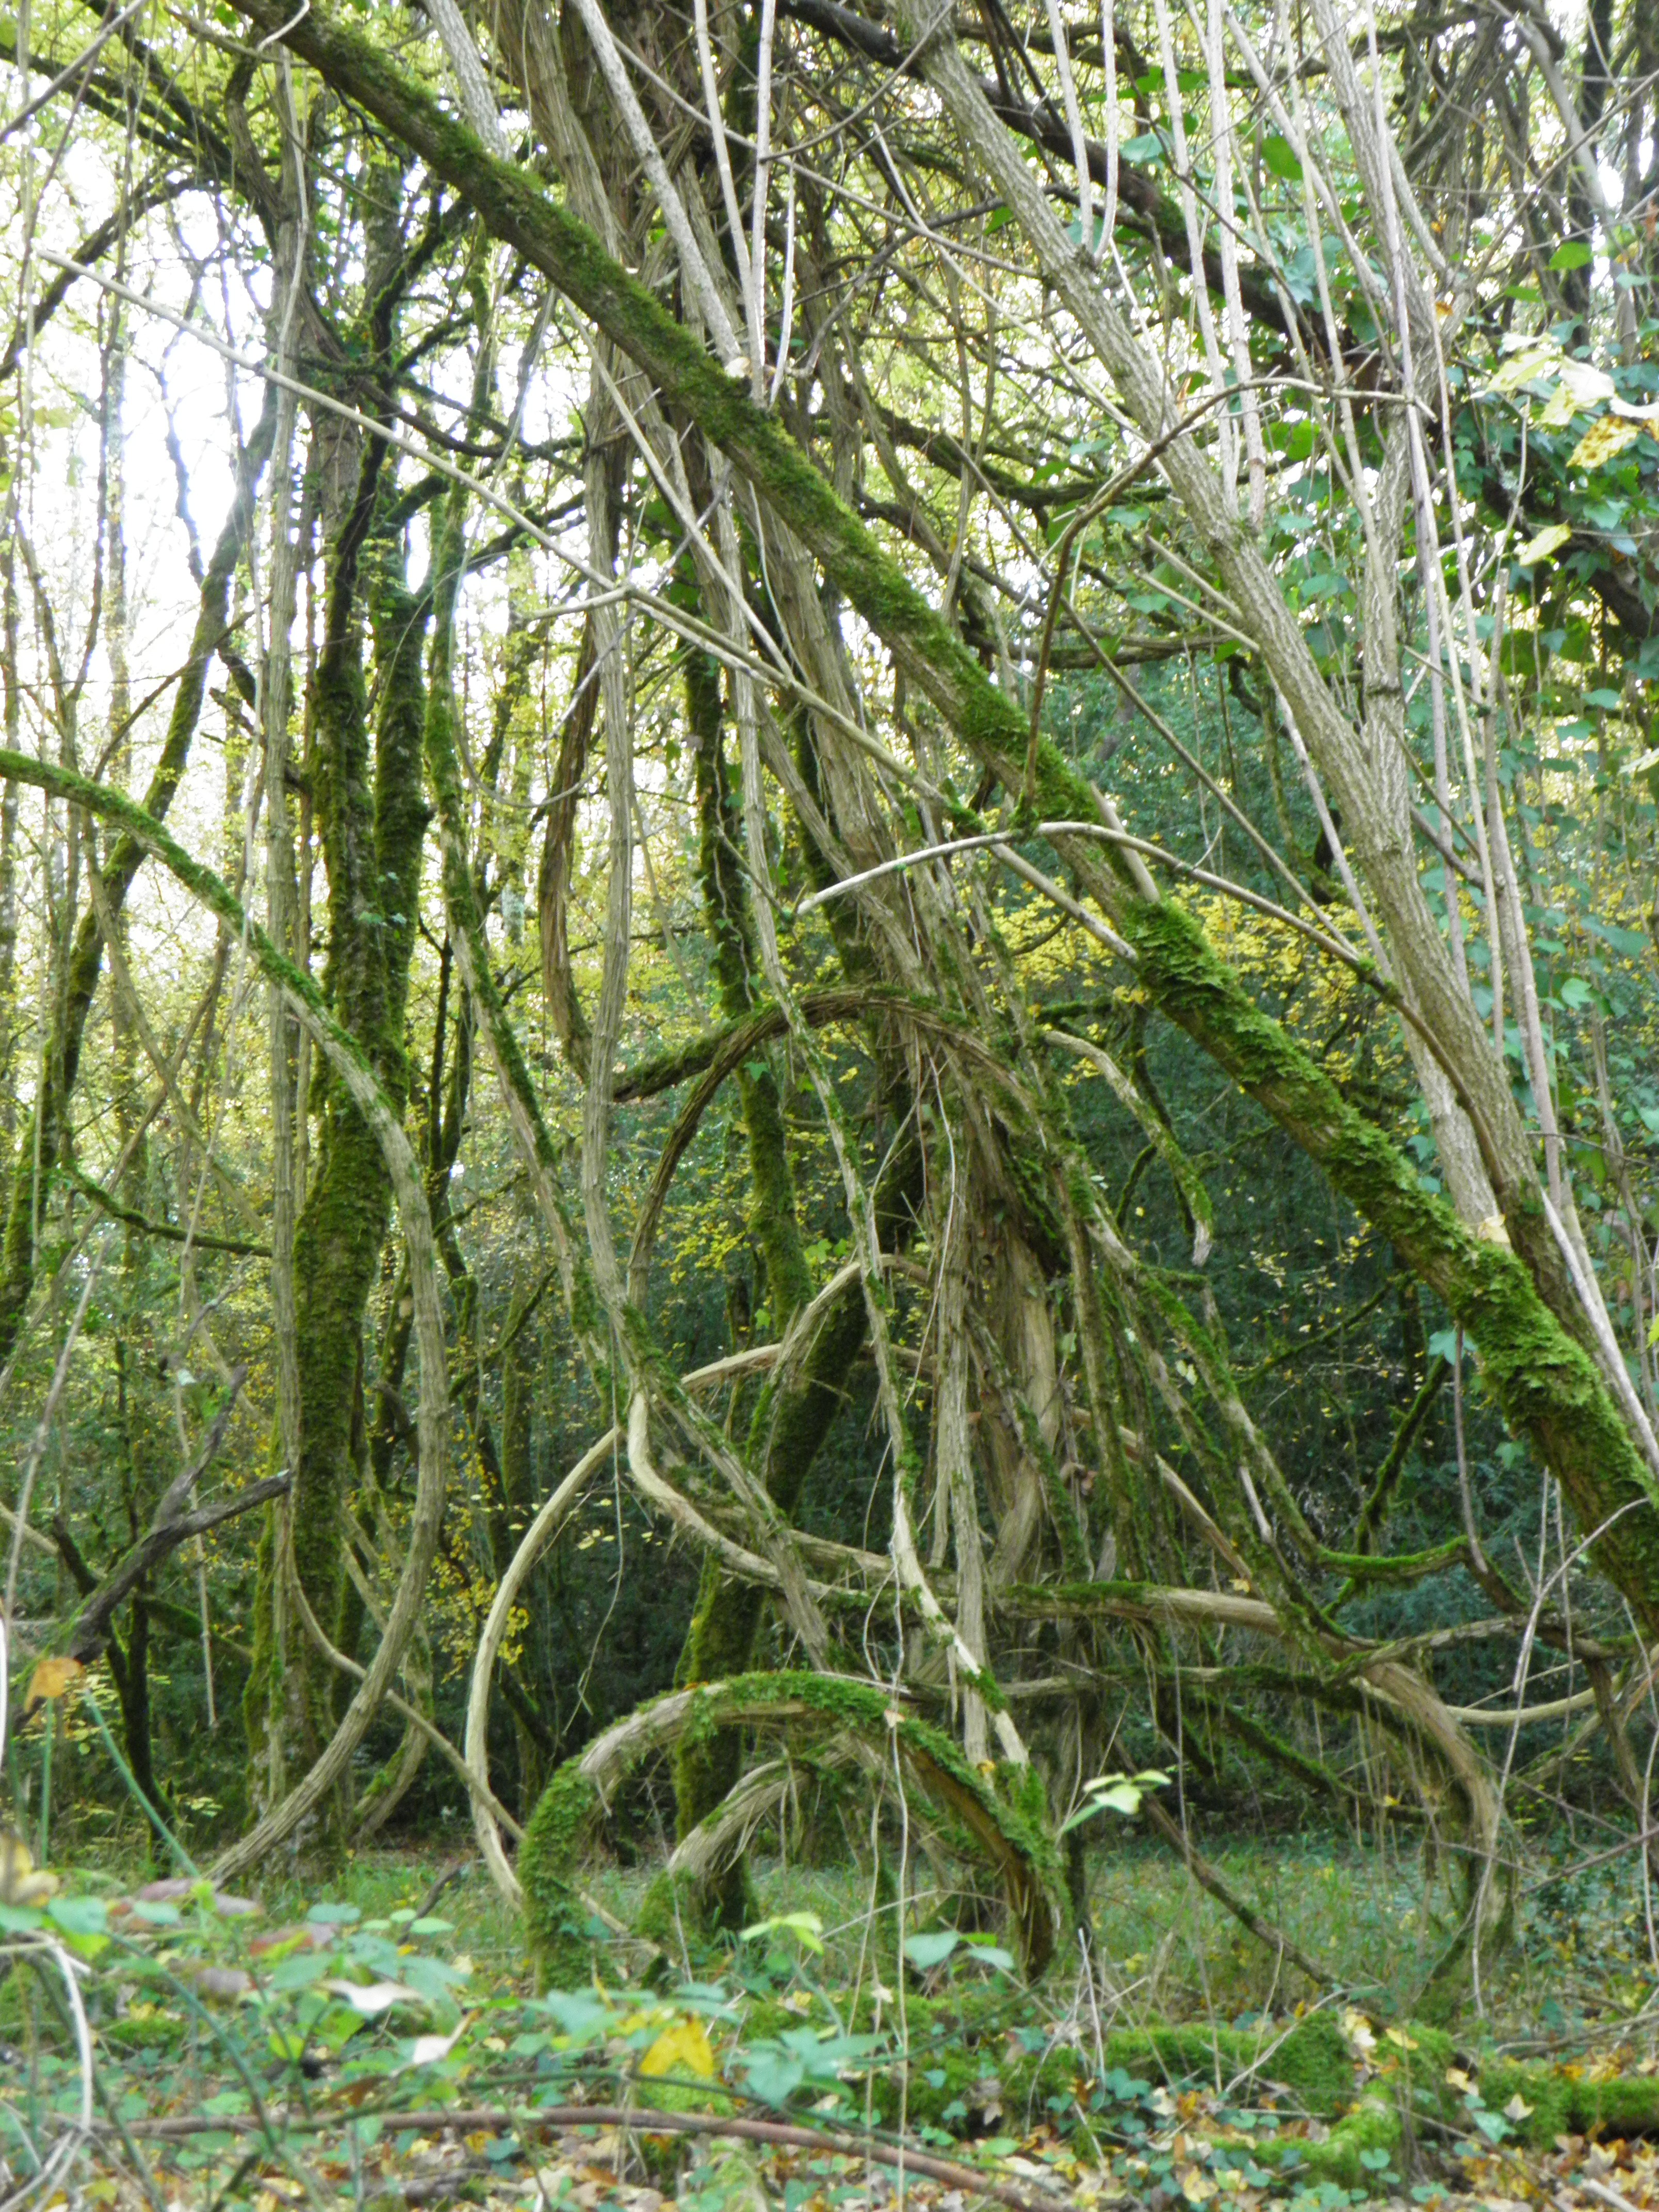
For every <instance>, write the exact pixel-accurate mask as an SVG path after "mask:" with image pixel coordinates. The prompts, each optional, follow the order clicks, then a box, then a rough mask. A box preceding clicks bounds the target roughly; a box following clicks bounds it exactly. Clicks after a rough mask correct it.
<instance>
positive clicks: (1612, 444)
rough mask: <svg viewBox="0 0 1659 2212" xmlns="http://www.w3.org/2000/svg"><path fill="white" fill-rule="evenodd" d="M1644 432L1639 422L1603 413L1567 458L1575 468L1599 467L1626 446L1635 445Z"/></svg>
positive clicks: (1617, 454) (1616, 455)
mask: <svg viewBox="0 0 1659 2212" xmlns="http://www.w3.org/2000/svg"><path fill="white" fill-rule="evenodd" d="M1641 435H1642V425H1641V424H1640V423H1639V422H1620V419H1619V417H1618V416H1616V415H1603V416H1601V420H1600V421H1599V422H1592V423H1591V424H1590V426H1589V429H1588V430H1586V431H1585V433H1584V435H1583V437H1582V438H1581V439H1580V440H1579V441H1578V443H1577V445H1576V446H1575V447H1573V449H1572V452H1571V454H1569V456H1568V458H1567V465H1568V467H1569V468H1573V469H1599V468H1601V466H1602V465H1603V464H1604V463H1605V462H1607V461H1611V460H1613V459H1617V457H1618V456H1619V455H1620V453H1623V452H1624V450H1625V448H1626V446H1633V445H1634V444H1635V443H1636V441H1637V440H1638V438H1639V437H1640V436H1641Z"/></svg>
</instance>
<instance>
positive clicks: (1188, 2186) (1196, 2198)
mask: <svg viewBox="0 0 1659 2212" xmlns="http://www.w3.org/2000/svg"><path fill="white" fill-rule="evenodd" d="M1215 2187H1216V2185H1215V2184H1214V2182H1213V2181H1212V2180H1211V2179H1210V2177H1209V2175H1208V2174H1207V2173H1204V2172H1200V2169H1199V2168H1198V2167H1197V2166H1188V2168H1187V2171H1186V2172H1185V2173H1183V2174H1182V2177H1181V2193H1182V2196H1183V2197H1185V2198H1186V2200H1187V2202H1188V2203H1189V2204H1207V2203H1209V2201H1210V2199H1211V2197H1213V2196H1214V2195H1215Z"/></svg>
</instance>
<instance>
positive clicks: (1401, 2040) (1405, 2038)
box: [1383, 2027, 1417, 2051]
mask: <svg viewBox="0 0 1659 2212" xmlns="http://www.w3.org/2000/svg"><path fill="white" fill-rule="evenodd" d="M1383 2033H1384V2034H1385V2035H1386V2036H1387V2037H1388V2039H1389V2042H1390V2043H1392V2044H1395V2045H1398V2047H1399V2048H1400V2049H1401V2051H1415V2050H1416V2048H1417V2045H1416V2044H1415V2043H1414V2042H1413V2039H1412V2038H1411V2037H1410V2036H1409V2035H1407V2033H1406V2031H1405V2029H1404V2028H1403V2027H1385V2028H1384V2029H1383Z"/></svg>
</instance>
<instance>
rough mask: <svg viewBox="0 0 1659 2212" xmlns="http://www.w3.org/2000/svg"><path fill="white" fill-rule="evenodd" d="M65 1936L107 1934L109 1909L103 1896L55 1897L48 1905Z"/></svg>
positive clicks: (49, 1912) (51, 1915)
mask: <svg viewBox="0 0 1659 2212" xmlns="http://www.w3.org/2000/svg"><path fill="white" fill-rule="evenodd" d="M46 1913H47V1916H48V1917H49V1918H51V1919H52V1920H53V1921H55V1922H56V1923H57V1924H58V1927H60V1928H61V1929H63V1931H64V1935H65V1936H105V1935H107V1934H108V1932H109V1911H108V1908H107V1907H106V1905H105V1903H104V1900H103V1899H102V1898H101V1897H54V1898H53V1899H52V1902H51V1904H50V1905H47V1907H46Z"/></svg>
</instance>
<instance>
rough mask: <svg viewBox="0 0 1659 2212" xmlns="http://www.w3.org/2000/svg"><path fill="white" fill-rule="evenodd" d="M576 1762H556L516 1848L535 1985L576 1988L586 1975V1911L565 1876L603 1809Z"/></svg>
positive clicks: (589, 1968)
mask: <svg viewBox="0 0 1659 2212" xmlns="http://www.w3.org/2000/svg"><path fill="white" fill-rule="evenodd" d="M603 1809H604V1808H603V1806H602V1804H601V1802H600V1798H599V1791H598V1790H596V1789H595V1788H594V1787H593V1784H592V1783H591V1782H590V1781H589V1780H588V1779H587V1778H586V1775H585V1774H583V1772H582V1771H581V1768H580V1762H579V1761H577V1760H575V1759H569V1760H567V1761H566V1763H565V1764H564V1765H562V1766H561V1767H559V1768H557V1769H556V1771H555V1772H554V1774H553V1777H552V1779H551V1780H550V1782H549V1783H548V1785H547V1787H546V1789H545V1790H543V1792H542V1794H541V1796H539V1797H538V1799H537V1801H536V1809H535V1811H534V1812H533V1813H532V1814H531V1816H530V1821H529V1825H528V1826H527V1827H526V1830H525V1837H524V1842H523V1843H522V1844H520V1848H519V1881H520V1884H521V1886H522V1887H523V1890H524V1911H525V1933H526V1939H527V1942H528V1944H529V1949H530V1956H531V1959H532V1963H533V1964H534V1966H535V1969H536V1985H537V1987H538V1989H542V1990H549V1989H579V1988H580V1987H582V1986H583V1985H584V1984H586V1982H587V1981H588V1980H589V1979H590V1978H591V1976H592V1943H591V1942H590V1941H589V1939H588V1938H587V1936H586V1934H585V1933H584V1932H583V1931H584V1930H585V1929H586V1925H587V1922H588V1919H589V1917H590V1915H589V1913H588V1911H587V1908H586V1906H585V1905H583V1903H582V1901H581V1899H580V1898H579V1897H578V1896H577V1894H576V1892H575V1889H574V1886H573V1884H572V1881H571V1876H572V1875H573V1874H574V1870H575V1869H576V1866H577V1865H578V1863H580V1859H581V1857H582V1854H583V1852H584V1851H585V1850H586V1849H587V1847H588V1845H589V1844H590V1842H591V1841H592V1835H593V1832H594V1830H595V1828H596V1827H597V1826H598V1823H599V1814H600V1813H601V1812H602V1810H603Z"/></svg>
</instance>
